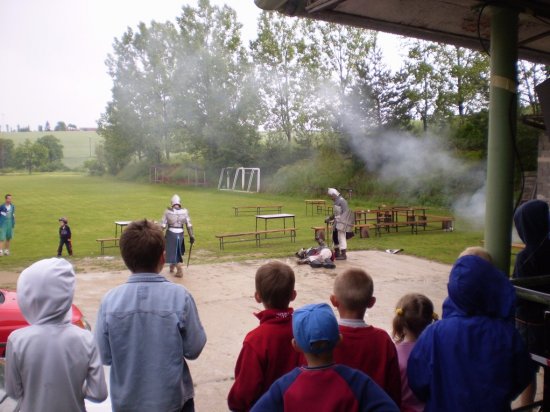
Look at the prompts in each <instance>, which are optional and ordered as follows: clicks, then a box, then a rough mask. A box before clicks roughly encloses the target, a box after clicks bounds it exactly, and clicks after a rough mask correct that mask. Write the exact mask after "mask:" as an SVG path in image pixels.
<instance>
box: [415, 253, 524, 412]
mask: <svg viewBox="0 0 550 412" xmlns="http://www.w3.org/2000/svg"><path fill="white" fill-rule="evenodd" d="M447 288H448V293H449V296H448V297H447V298H446V300H445V302H444V303H443V319H442V320H440V321H439V322H436V323H434V324H432V325H430V326H428V328H426V329H425V330H424V332H423V333H422V334H421V335H420V337H419V339H418V341H417V343H416V345H415V347H414V349H413V351H412V353H411V355H410V357H409V362H408V369H407V375H408V379H409V385H410V387H411V389H412V390H413V392H414V393H415V395H416V396H417V397H418V398H419V399H420V400H422V401H424V402H426V408H425V412H429V411H438V412H440V411H445V412H454V411H456V412H463V411H499V412H504V411H510V410H511V409H510V403H511V402H512V400H513V399H515V398H516V397H517V396H518V395H519V394H520V393H521V391H522V390H523V389H524V388H525V387H526V386H527V385H528V384H529V382H530V381H531V378H532V376H533V374H534V368H533V364H532V363H531V362H530V357H529V353H528V352H527V349H526V347H525V344H524V342H523V340H522V338H521V336H520V335H519V333H518V331H517V330H516V329H515V327H514V311H515V302H516V295H515V290H514V287H513V286H512V284H511V282H510V281H509V279H508V278H507V277H506V275H505V274H504V273H503V272H501V271H500V270H498V269H497V268H496V267H495V266H493V264H492V263H490V262H489V261H487V260H486V259H484V258H482V257H480V256H474V255H467V256H462V257H460V258H459V259H458V260H457V261H456V262H455V264H454V266H453V268H452V269H451V273H450V276H449V283H448V286H447Z"/></svg>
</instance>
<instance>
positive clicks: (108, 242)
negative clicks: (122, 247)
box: [95, 237, 120, 255]
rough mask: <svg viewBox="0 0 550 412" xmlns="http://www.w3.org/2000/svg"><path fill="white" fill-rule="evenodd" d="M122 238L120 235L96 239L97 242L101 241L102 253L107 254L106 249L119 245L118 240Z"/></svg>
mask: <svg viewBox="0 0 550 412" xmlns="http://www.w3.org/2000/svg"><path fill="white" fill-rule="evenodd" d="M119 240H120V238H119V237H108V238H104V239H96V240H95V241H96V242H99V243H100V248H101V254H102V255H104V254H105V249H109V248H112V247H118V241H119Z"/></svg>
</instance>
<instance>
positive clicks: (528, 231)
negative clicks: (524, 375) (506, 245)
mask: <svg viewBox="0 0 550 412" xmlns="http://www.w3.org/2000/svg"><path fill="white" fill-rule="evenodd" d="M514 224H515V226H516V230H517V232H518V235H519V237H520V238H521V240H522V241H523V242H524V243H525V249H523V250H522V251H521V252H519V253H518V255H517V257H516V264H515V266H514V274H513V277H514V278H526V277H531V276H544V275H550V238H549V236H548V234H549V231H550V215H549V212H548V203H546V202H544V201H542V200H530V201H528V202H525V203H524V204H522V205H521V206H520V207H518V209H517V210H516V213H515V214H514ZM544 291H545V292H547V293H548V292H549V291H548V290H544ZM545 310H547V307H546V306H545V305H541V304H540V303H535V302H530V301H527V300H519V301H518V305H517V309H516V327H517V328H518V330H519V333H520V334H521V336H522V337H523V339H524V341H525V342H526V344H527V348H528V349H529V352H532V353H538V354H542V353H543V352H544V344H543V342H544V311H545ZM536 391H537V381H536V379H533V381H532V382H531V384H530V385H529V387H528V388H527V389H526V390H525V391H524V392H523V393H522V395H521V402H520V404H521V405H520V406H524V405H527V404H529V403H532V402H533V401H534V399H535V394H536Z"/></svg>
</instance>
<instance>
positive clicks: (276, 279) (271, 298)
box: [255, 261, 296, 309]
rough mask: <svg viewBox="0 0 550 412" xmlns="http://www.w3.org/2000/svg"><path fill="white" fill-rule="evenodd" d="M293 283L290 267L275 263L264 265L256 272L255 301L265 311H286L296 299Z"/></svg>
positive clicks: (293, 278) (292, 273)
mask: <svg viewBox="0 0 550 412" xmlns="http://www.w3.org/2000/svg"><path fill="white" fill-rule="evenodd" d="M294 282H295V277H294V271H293V270H292V268H291V267H290V266H288V265H285V264H284V263H281V262H277V261H273V262H269V263H266V264H265V265H262V266H260V268H258V270H257V271H256V294H255V298H256V301H257V302H258V303H263V305H264V306H265V307H266V308H267V309H287V308H288V305H289V303H290V302H291V301H293V300H294V299H295V298H296V291H295V290H294Z"/></svg>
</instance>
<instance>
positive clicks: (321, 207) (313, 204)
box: [305, 199, 327, 216]
mask: <svg viewBox="0 0 550 412" xmlns="http://www.w3.org/2000/svg"><path fill="white" fill-rule="evenodd" d="M305 202H306V216H307V215H308V210H309V208H311V216H313V210H316V211H317V214H319V213H322V214H325V211H326V209H327V201H326V200H324V199H307V200H305ZM314 208H315V209H314Z"/></svg>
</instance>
